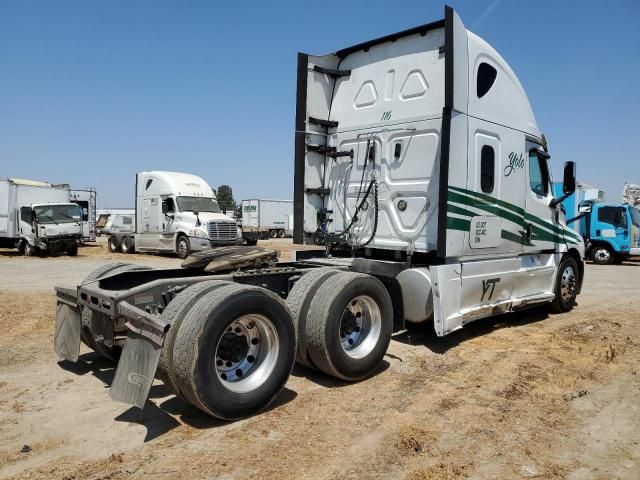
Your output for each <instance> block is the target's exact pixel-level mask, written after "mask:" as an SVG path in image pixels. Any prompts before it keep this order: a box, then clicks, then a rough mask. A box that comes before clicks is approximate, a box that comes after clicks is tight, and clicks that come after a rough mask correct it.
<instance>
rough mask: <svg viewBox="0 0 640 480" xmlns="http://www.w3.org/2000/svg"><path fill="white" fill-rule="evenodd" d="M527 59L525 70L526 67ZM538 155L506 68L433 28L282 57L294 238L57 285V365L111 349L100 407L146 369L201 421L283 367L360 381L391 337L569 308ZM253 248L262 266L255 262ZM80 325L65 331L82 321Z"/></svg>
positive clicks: (525, 107)
mask: <svg viewBox="0 0 640 480" xmlns="http://www.w3.org/2000/svg"><path fill="white" fill-rule="evenodd" d="M537 60H538V59H531V61H533V62H535V61H537ZM548 160H549V153H548V150H547V144H546V142H545V140H544V137H543V136H542V134H541V132H540V130H539V129H538V126H537V123H536V120H535V117H534V116H533V112H532V109H531V106H530V104H529V100H528V99H527V96H526V94H525V92H524V90H523V88H522V86H521V85H520V82H519V81H518V79H517V77H516V75H515V73H514V72H513V71H512V70H511V68H510V67H509V65H508V64H507V62H506V61H505V60H504V59H503V58H502V57H501V56H500V55H499V54H498V53H497V52H496V51H495V50H494V49H493V48H492V47H491V46H490V45H489V44H488V43H486V42H485V41H484V40H482V39H481V38H479V37H478V36H476V35H474V34H473V33H471V32H470V31H468V30H467V29H466V28H465V27H464V25H463V24H462V21H461V20H460V18H459V17H458V15H456V14H455V12H454V11H453V10H452V9H451V8H449V7H446V8H445V18H444V19H443V20H440V21H436V22H433V23H429V24H426V25H422V26H420V27H416V28H413V29H410V30H406V31H403V32H399V33H395V34H393V35H388V36H385V37H382V38H378V39H376V40H371V41H368V42H365V43H362V44H358V45H356V46H353V47H349V48H345V49H343V50H339V51H337V52H335V53H332V54H329V55H322V56H313V55H307V54H302V53H301V54H299V55H298V82H297V107H296V125H295V174H294V217H295V220H294V241H295V242H298V243H300V242H303V241H305V242H315V241H317V240H319V239H322V240H323V241H324V243H325V248H324V249H322V250H313V251H302V252H298V255H297V259H296V261H295V262H286V263H273V262H272V258H273V257H272V253H273V252H269V251H262V250H264V249H257V248H256V247H231V248H230V249H229V250H230V251H229V250H227V251H226V252H214V253H215V255H214V254H210V253H207V254H203V255H194V256H192V257H190V258H188V259H187V260H186V261H185V262H184V263H183V268H182V269H174V270H153V269H147V270H139V268H140V267H139V266H136V265H122V264H115V265H110V266H106V267H103V268H101V269H99V270H96V271H95V272H94V273H93V274H91V275H90V276H89V277H88V278H87V279H86V281H85V282H83V283H81V284H80V285H79V286H78V287H77V288H71V289H66V288H58V289H57V291H58V293H57V295H58V313H57V318H56V328H57V332H58V333H57V334H56V336H55V338H56V345H55V348H56V351H57V352H58V355H59V356H60V357H62V358H67V359H70V360H77V356H78V351H79V348H80V334H79V333H78V332H79V331H80V325H85V332H84V337H83V338H85V341H86V342H87V343H88V344H93V345H94V347H93V348H94V349H96V350H98V351H100V352H102V353H103V354H104V355H108V356H111V357H112V358H113V356H114V355H115V353H116V350H117V348H119V346H121V345H124V348H123V350H122V355H121V357H120V360H119V363H118V367H117V370H116V374H115V378H114V381H113V383H112V385H111V396H112V398H114V399H116V400H119V401H124V402H129V403H133V404H135V405H138V406H140V407H141V406H142V405H144V402H145V401H146V398H147V394H148V392H149V388H150V387H151V383H152V381H153V378H154V375H157V376H158V377H159V378H161V379H162V380H163V381H164V382H165V383H166V384H167V385H168V386H169V387H170V388H171V389H172V390H173V391H174V392H176V393H177V394H179V395H180V397H181V398H184V399H187V401H189V402H191V403H192V404H193V405H195V406H196V407H197V408H199V409H201V410H202V411H204V412H206V413H207V414H209V415H212V416H215V417H220V418H226V419H234V418H239V417H244V416H247V415H251V414H253V413H255V412H256V411H259V410H260V409H263V408H264V407H265V406H266V405H268V404H269V403H270V402H271V401H272V400H273V399H274V398H275V396H276V395H277V393H278V392H279V391H280V390H281V389H282V388H283V386H284V384H285V382H286V381H287V378H288V376H289V373H290V372H291V368H292V366H293V363H294V359H295V360H297V362H298V363H300V364H301V365H303V366H306V367H308V368H313V369H317V370H320V371H322V372H324V373H326V374H327V375H331V376H334V377H337V378H339V379H341V380H345V381H357V380H361V379H363V378H365V377H367V376H369V375H372V374H374V373H375V372H376V369H378V368H379V366H380V363H381V362H382V360H383V356H384V355H385V352H386V350H387V347H388V345H389V342H390V340H391V335H392V333H393V332H394V331H397V330H402V329H405V328H409V327H411V328H425V329H426V328H430V329H434V330H435V333H436V334H437V335H438V336H442V335H447V334H449V333H451V332H453V331H455V330H458V329H461V328H463V326H464V325H465V324H467V323H468V322H471V321H475V320H478V319H481V318H485V317H490V316H493V315H498V314H502V313H505V312H513V311H519V310H521V309H524V308H527V307H531V306H533V305H547V306H548V307H549V308H550V309H551V310H552V311H554V312H566V311H569V310H571V309H572V308H573V307H574V305H575V300H576V297H577V295H578V294H579V292H580V288H581V285H582V277H583V257H584V244H583V241H582V239H581V238H580V236H579V235H578V234H577V233H576V232H574V231H573V230H571V229H570V228H567V226H566V223H565V218H564V215H563V213H562V210H561V208H560V202H561V201H562V200H564V198H565V197H568V196H569V195H570V194H571V193H573V191H574V190H575V165H574V164H573V163H572V162H568V163H567V164H565V169H564V183H563V188H562V193H561V194H560V195H559V196H555V197H554V196H553V194H552V192H551V181H550V176H549V165H548ZM261 251H262V253H261ZM81 319H82V320H81Z"/></svg>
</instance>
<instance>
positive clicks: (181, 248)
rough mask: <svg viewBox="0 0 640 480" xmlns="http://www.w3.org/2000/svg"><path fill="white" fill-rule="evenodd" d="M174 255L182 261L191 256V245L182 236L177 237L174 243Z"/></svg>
mask: <svg viewBox="0 0 640 480" xmlns="http://www.w3.org/2000/svg"><path fill="white" fill-rule="evenodd" d="M176 254H177V255H178V258H180V259H182V260H184V259H185V258H187V257H188V256H189V255H190V254H191V244H190V243H189V239H188V238H187V237H185V236H184V235H181V236H179V237H178V240H177V241H176Z"/></svg>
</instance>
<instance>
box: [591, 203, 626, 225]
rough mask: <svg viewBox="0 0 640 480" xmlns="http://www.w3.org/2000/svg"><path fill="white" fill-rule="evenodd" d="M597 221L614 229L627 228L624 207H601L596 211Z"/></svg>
mask: <svg viewBox="0 0 640 480" xmlns="http://www.w3.org/2000/svg"><path fill="white" fill-rule="evenodd" d="M598 221H599V222H602V223H608V224H610V225H613V226H615V227H621V228H627V226H628V225H627V215H626V209H625V208H624V207H602V208H600V209H599V210H598Z"/></svg>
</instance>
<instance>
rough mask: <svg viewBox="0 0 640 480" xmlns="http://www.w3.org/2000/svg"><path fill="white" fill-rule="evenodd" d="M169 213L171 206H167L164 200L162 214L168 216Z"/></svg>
mask: <svg viewBox="0 0 640 480" xmlns="http://www.w3.org/2000/svg"><path fill="white" fill-rule="evenodd" d="M168 211H169V206H168V205H167V201H166V200H163V201H162V213H164V214H165V215H166V214H167V212H168Z"/></svg>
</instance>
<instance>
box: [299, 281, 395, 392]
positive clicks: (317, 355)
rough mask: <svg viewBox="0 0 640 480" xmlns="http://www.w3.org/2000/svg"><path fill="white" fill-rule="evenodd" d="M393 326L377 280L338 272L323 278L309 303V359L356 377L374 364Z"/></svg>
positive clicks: (388, 303) (341, 375) (343, 375)
mask: <svg viewBox="0 0 640 480" xmlns="http://www.w3.org/2000/svg"><path fill="white" fill-rule="evenodd" d="M392 331H393V306H392V303H391V297H390V296H389V292H387V289H386V288H385V287H384V285H383V284H382V282H380V280H378V279H377V278H375V277H373V276H371V275H365V274H360V273H351V272H340V273H339V274H337V275H335V276H334V277H332V278H331V281H329V282H324V284H322V285H321V286H320V288H319V289H318V291H317V293H316V294H315V295H314V296H313V300H312V301H311V304H310V305H309V309H308V314H307V322H306V329H305V332H304V335H306V337H307V342H308V353H309V359H310V361H311V362H312V363H313V365H314V366H315V367H316V368H318V369H320V370H322V371H323V372H325V373H327V374H329V375H332V376H334V377H337V378H340V379H343V380H350V381H353V380H360V379H362V378H364V377H366V376H368V375H370V374H371V373H373V371H374V370H375V369H376V368H378V366H379V365H380V362H381V361H382V358H383V357H384V354H385V352H386V351H387V348H388V347H389V342H390V340H391V333H392Z"/></svg>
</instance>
